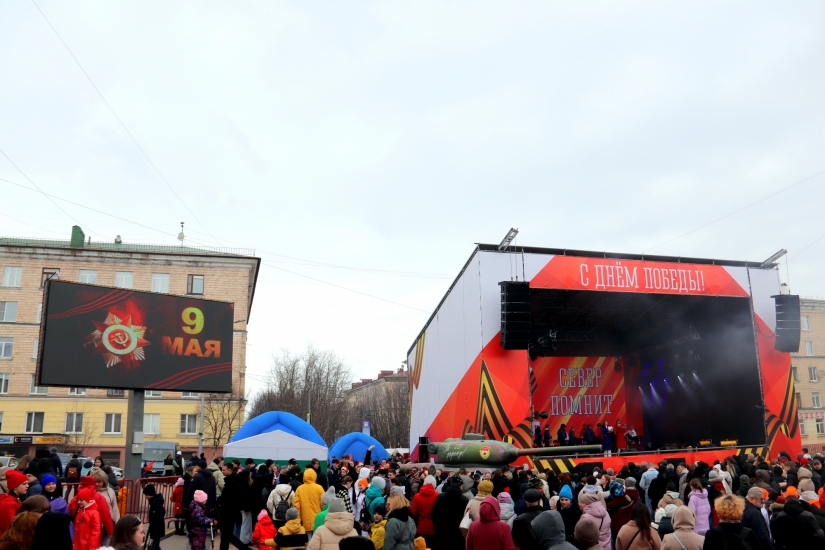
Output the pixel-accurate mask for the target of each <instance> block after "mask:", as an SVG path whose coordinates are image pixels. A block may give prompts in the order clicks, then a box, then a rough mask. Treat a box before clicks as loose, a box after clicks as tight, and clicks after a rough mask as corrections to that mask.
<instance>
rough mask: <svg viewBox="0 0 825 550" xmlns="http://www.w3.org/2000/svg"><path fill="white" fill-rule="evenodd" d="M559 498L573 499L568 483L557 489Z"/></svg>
mask: <svg viewBox="0 0 825 550" xmlns="http://www.w3.org/2000/svg"><path fill="white" fill-rule="evenodd" d="M559 498H569V499H570V500H573V491H571V490H570V485H565V486H563V487H562V488H561V491H559Z"/></svg>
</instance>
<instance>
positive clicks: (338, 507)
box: [327, 497, 347, 517]
mask: <svg viewBox="0 0 825 550" xmlns="http://www.w3.org/2000/svg"><path fill="white" fill-rule="evenodd" d="M346 511H347V507H346V506H344V501H343V500H341V499H340V498H338V497H335V498H333V499H332V500H330V501H329V506H327V512H329V513H330V514H334V513H335V512H346ZM327 517H329V516H327Z"/></svg>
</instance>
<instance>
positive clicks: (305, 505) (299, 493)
mask: <svg viewBox="0 0 825 550" xmlns="http://www.w3.org/2000/svg"><path fill="white" fill-rule="evenodd" d="M316 479H317V476H316V475H315V470H313V469H312V468H307V469H306V470H305V471H304V484H303V485H301V486H300V487H298V490H296V491H295V500H294V501H293V504H292V505H293V506H294V507H295V508H297V509H298V517H299V518H301V525H303V526H304V529H306V532H307V534H309V535H310V536H312V529H313V527H314V526H315V516H317V515H318V512H320V511H321V497H322V496H324V488H323V487H321V486H320V485H318V484H317V483H315V480H316Z"/></svg>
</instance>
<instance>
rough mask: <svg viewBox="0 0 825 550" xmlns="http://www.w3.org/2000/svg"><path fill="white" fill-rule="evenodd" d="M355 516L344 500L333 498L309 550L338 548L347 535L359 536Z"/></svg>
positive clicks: (311, 540)
mask: <svg viewBox="0 0 825 550" xmlns="http://www.w3.org/2000/svg"><path fill="white" fill-rule="evenodd" d="M354 525H355V518H354V517H353V516H352V513H350V512H347V507H346V506H345V505H344V501H343V500H341V499H340V498H338V497H335V498H333V499H332V500H330V501H329V504H328V505H327V517H326V518H324V524H323V525H321V526H320V527H318V529H316V530H315V533H314V534H313V535H312V539H310V541H309V544H308V545H307V550H338V543H339V542H340V541H341V539H343V538H345V537H357V536H358V531H356V530H355V527H354Z"/></svg>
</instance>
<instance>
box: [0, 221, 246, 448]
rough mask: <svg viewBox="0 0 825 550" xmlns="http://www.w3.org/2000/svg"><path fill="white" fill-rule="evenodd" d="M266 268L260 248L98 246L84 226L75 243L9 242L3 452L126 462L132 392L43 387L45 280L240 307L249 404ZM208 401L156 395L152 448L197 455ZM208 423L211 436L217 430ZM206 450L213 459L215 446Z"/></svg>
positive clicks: (237, 335)
mask: <svg viewBox="0 0 825 550" xmlns="http://www.w3.org/2000/svg"><path fill="white" fill-rule="evenodd" d="M259 266H260V259H259V258H256V257H254V252H253V251H246V250H233V249H207V248H193V247H188V246H187V247H183V246H180V247H176V246H157V245H140V244H129V243H123V242H119V243H118V242H114V243H93V242H90V241H86V240H85V239H84V237H83V235H82V232H80V229H79V228H74V230H73V233H72V239H71V240H67V241H58V240H36V239H17V238H0V274H2V280H0V454H4V455H5V454H12V455H16V456H22V455H23V454H31V455H32V456H33V455H34V450H35V448H42V447H52V446H55V447H58V449H59V450H61V451H65V452H78V453H80V454H82V455H85V456H90V457H94V456H98V455H100V456H102V457H103V458H104V459H106V460H107V463H111V464H122V462H123V460H124V451H125V444H126V435H125V434H126V420H127V419H126V411H127V392H125V391H122V390H106V389H94V388H65V387H49V388H44V387H37V386H36V385H35V383H34V373H35V365H36V361H37V347H38V338H39V331H40V316H41V308H42V302H43V282H44V280H46V279H47V278H49V277H56V278H59V279H60V280H66V281H75V282H83V283H89V284H99V285H104V286H112V287H120V288H131V289H135V290H144V291H153V292H161V293H168V294H176V295H180V296H190V297H191V296H196V297H202V298H205V299H213V300H223V301H229V302H233V303H234V304H235V308H234V309H235V324H234V331H233V357H232V381H233V389H234V391H233V395H234V396H236V397H237V402H238V403H240V402H242V400H243V396H244V394H245V372H246V334H247V333H246V326H247V322H248V319H249V312H250V310H251V307H252V300H253V297H254V293H255V283H256V280H257V275H258V269H259ZM200 397H201V396H200V395H199V394H197V393H192V392H171V391H163V392H160V391H156V392H150V391H146V400H145V409H144V438H145V441H173V442H176V443H178V444H179V445H180V447H181V450H182V451H184V453H185V454H186V453H188V452H190V451H194V450H197V448H198V443H199V435H198V434H199V432H200V428H201V427H200V426H199V414H200V403H201V400H200ZM217 401H218V400H215V402H217ZM242 422H243V414H241V415H239V416H238V419H237V423H238V425H240V423H242ZM205 424H207V425H205V426H204V431H205V432H206V434H205V436H206V438H207V439H209V436H210V434H209V429H210V426H209V425H208V423H205ZM235 429H237V426H236V427H235ZM204 451H205V452H206V453H207V454H210V453H209V447H208V445H207V444H204Z"/></svg>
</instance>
